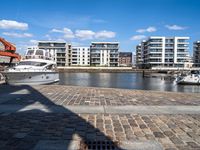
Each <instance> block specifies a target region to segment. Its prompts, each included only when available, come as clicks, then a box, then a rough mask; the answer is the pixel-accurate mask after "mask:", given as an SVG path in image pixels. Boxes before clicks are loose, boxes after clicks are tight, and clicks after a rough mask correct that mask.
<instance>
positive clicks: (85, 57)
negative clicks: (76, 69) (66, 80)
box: [71, 47, 90, 66]
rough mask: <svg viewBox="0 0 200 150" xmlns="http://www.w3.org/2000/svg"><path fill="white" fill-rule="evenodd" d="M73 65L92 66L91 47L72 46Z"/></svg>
mask: <svg viewBox="0 0 200 150" xmlns="http://www.w3.org/2000/svg"><path fill="white" fill-rule="evenodd" d="M71 66H90V48H89V47H72V52H71Z"/></svg>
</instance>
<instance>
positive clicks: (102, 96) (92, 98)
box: [0, 85, 200, 150]
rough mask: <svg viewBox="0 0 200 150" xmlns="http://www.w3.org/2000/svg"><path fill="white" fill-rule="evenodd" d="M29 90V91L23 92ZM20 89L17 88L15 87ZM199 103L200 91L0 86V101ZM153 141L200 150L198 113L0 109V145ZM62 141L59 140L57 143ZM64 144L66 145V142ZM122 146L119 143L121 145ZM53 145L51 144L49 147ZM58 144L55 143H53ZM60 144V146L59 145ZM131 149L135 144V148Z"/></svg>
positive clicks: (33, 146) (168, 147) (172, 149)
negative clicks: (194, 92) (120, 112)
mask: <svg viewBox="0 0 200 150" xmlns="http://www.w3.org/2000/svg"><path fill="white" fill-rule="evenodd" d="M24 89H25V90H27V91H24ZM20 90H21V91H22V90H23V91H22V92H16V91H20ZM37 103H38V104H43V105H45V106H49V105H55V104H56V105H61V106H67V105H81V106H85V105H88V106H91V107H92V106H99V105H108V106H109V105H111V106H122V105H141V106H154V105H158V106H168V105H176V106H179V105H187V106H199V105H200V94H191V93H187V94H186V93H173V92H156V91H139V90H121V89H105V88H85V87H74V86H59V85H48V86H34V87H29V86H20V87H11V86H0V105H5V104H6V105H10V106H11V107H12V105H14V104H19V105H22V107H25V106H26V105H30V104H37ZM45 140H48V141H59V142H61V141H87V140H97V141H98V140H110V141H117V142H119V143H120V142H121V141H140V142H146V141H155V142H157V143H159V144H160V145H161V146H162V149H165V150H176V149H180V150H200V112H199V114H171V115H170V114H168V115H163V114H156V115H149V114H146V115H142V114H140V115H139V114H117V113H115V114H98V113H97V114H94V113H93V114H75V113H71V114H66V113H54V112H52V113H45V112H42V111H41V112H37V113H36V112H32V111H30V110H27V111H24V112H16V113H1V114H0V149H6V150H7V149H20V150H21V149H39V148H38V147H40V146H41V145H42V144H41V143H42V142H43V143H45V142H44V141H45ZM60 145H61V144H60ZM65 145H66V149H69V148H67V146H69V145H70V144H65ZM119 145H120V144H119ZM52 149H53V148H52ZM57 149H59V146H58V147H57ZM60 149H62V148H61V147H60ZM133 149H134V148H133Z"/></svg>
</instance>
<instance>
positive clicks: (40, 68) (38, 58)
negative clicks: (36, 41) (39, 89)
mask: <svg viewBox="0 0 200 150" xmlns="http://www.w3.org/2000/svg"><path fill="white" fill-rule="evenodd" d="M1 73H2V74H3V75H4V77H5V82H6V83H8V84H12V85H21V84H26V85H39V84H51V83H55V82H58V81H59V73H58V72H57V69H56V62H55V61H54V60H53V58H52V57H51V55H50V53H49V52H48V51H46V50H43V49H34V50H30V49H29V50H27V52H26V55H25V58H24V59H23V60H21V61H20V62H19V63H18V64H17V65H16V66H14V67H11V68H8V69H6V70H5V71H3V72H1Z"/></svg>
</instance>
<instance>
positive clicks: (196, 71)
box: [191, 70, 199, 74]
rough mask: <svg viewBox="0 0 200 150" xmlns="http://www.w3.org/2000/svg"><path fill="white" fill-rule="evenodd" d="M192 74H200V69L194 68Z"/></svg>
mask: <svg viewBox="0 0 200 150" xmlns="http://www.w3.org/2000/svg"><path fill="white" fill-rule="evenodd" d="M191 74H199V71H198V70H192V71H191Z"/></svg>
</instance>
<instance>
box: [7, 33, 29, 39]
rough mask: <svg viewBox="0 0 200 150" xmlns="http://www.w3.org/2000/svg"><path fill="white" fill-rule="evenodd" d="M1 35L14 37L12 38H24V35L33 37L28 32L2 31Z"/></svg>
mask: <svg viewBox="0 0 200 150" xmlns="http://www.w3.org/2000/svg"><path fill="white" fill-rule="evenodd" d="M3 35H6V36H9V37H14V38H26V37H33V35H32V34H30V33H21V34H20V33H10V32H3Z"/></svg>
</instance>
